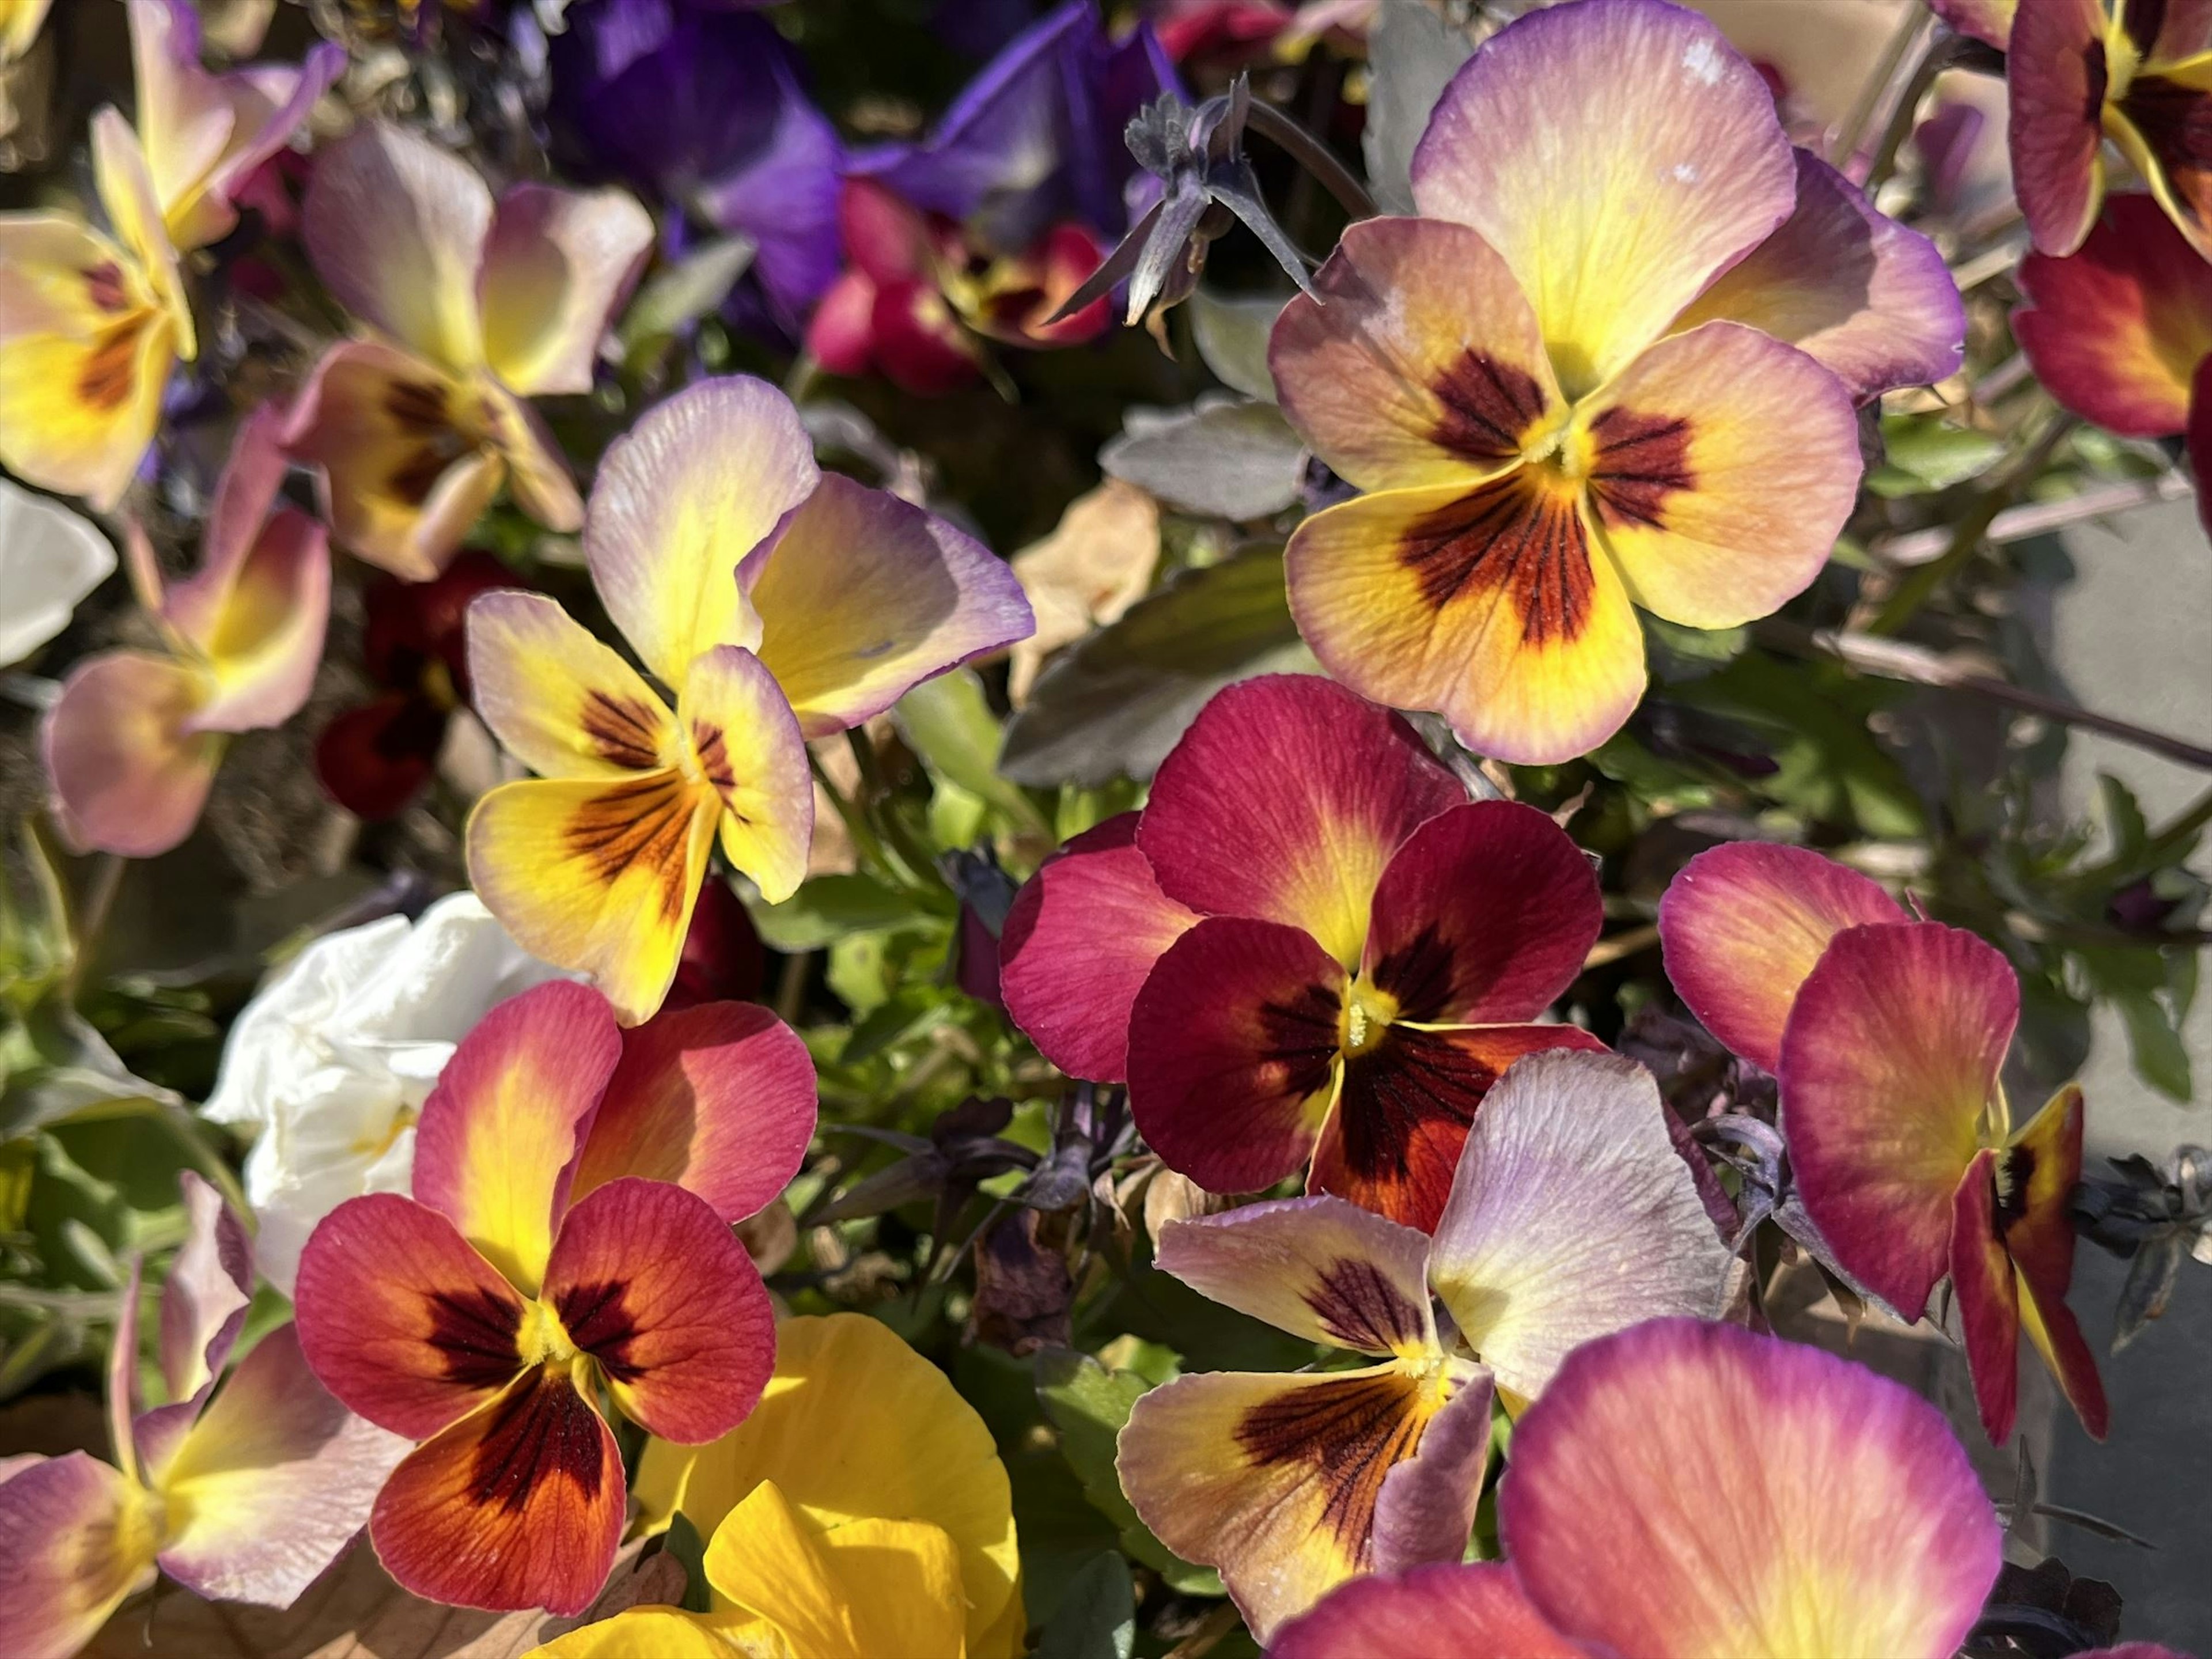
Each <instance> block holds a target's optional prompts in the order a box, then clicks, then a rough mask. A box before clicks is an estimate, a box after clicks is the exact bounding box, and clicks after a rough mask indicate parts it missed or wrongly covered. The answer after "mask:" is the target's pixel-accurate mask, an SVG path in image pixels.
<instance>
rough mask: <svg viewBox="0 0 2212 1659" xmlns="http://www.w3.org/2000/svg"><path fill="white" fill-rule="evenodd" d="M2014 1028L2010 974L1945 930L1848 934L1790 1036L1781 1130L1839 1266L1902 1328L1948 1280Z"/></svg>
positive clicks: (1915, 927)
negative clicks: (1956, 1210) (1959, 1201)
mask: <svg viewBox="0 0 2212 1659" xmlns="http://www.w3.org/2000/svg"><path fill="white" fill-rule="evenodd" d="M2019 1018H2020V981H2018V980H2017V979H2015V977H2014V976H2013V971H2012V968H2011V965H2010V964H2009V963H2007V962H2006V961H2005V959H2004V957H2002V955H2001V954H2000V953H1999V952H1997V951H1995V950H1993V949H1992V948H1991V947H1990V946H1989V945H1985V944H1984V943H1983V942H1982V941H1981V940H1980V939H1977V938H1975V937H1974V935H1973V934H1972V933H1963V932H1961V931H1960V930H1959V929H1958V928H1955V927H1944V926H1942V924H1941V923H1940V922H1932V921H1923V922H1909V923H1900V924H1893V925H1891V926H1887V927H1850V928H1846V929H1845V930H1844V932H1842V933H1838V934H1837V935H1836V937H1835V939H1834V940H1833V942H1832V943H1831V944H1830V945H1829V946H1828V948H1827V950H1826V952H1825V953H1824V954H1823V955H1822V956H1821V957H1820V963H1819V965H1818V966H1816V967H1815V968H1814V969H1813V971H1812V973H1811V974H1810V975H1808V976H1807V978H1806V981H1805V983H1804V987H1803V988H1802V989H1801V990H1800V991H1799V992H1798V994H1797V1002H1796V1006H1795V1007H1794V1008H1793V1009H1792V1010H1791V1011H1790V1025H1789V1029H1788V1030H1786V1031H1785V1032H1784V1034H1783V1038H1782V1055H1781V1061H1780V1065H1779V1066H1778V1075H1779V1076H1780V1078H1781V1079H1782V1101H1783V1105H1782V1133H1783V1139H1784V1141H1785V1142H1786V1143H1787V1144H1788V1146H1789V1148H1790V1168H1791V1170H1792V1171H1793V1173H1794V1174H1795V1176H1796V1182H1797V1191H1798V1194H1799V1196H1800V1197H1801V1198H1802V1199H1803V1200H1804V1203H1805V1209H1806V1212H1807V1213H1808V1215H1810V1216H1811V1217H1812V1219H1813V1225H1814V1226H1816V1227H1818V1228H1819V1229H1820V1236H1821V1237H1823V1238H1825V1239H1826V1241H1827V1243H1828V1246H1829V1248H1830V1249H1832V1251H1833V1252H1834V1253H1835V1257H1836V1261H1837V1263H1838V1266H1840V1267H1842V1268H1843V1269H1844V1272H1845V1273H1850V1275H1851V1276H1852V1277H1853V1278H1854V1279H1857V1280H1858V1281H1859V1282H1860V1283H1862V1284H1863V1285H1866V1287H1867V1288H1868V1289H1869V1290H1871V1291H1873V1292H1874V1293H1875V1295H1876V1296H1879V1297H1881V1298H1882V1300H1883V1301H1885V1302H1887V1303H1888V1304H1890V1305H1891V1306H1892V1307H1893V1308H1895V1309H1896V1310H1898V1311H1899V1313H1901V1314H1903V1315H1904V1316H1905V1317H1906V1318H1907V1319H1916V1318H1917V1317H1918V1316H1920V1313H1921V1311H1922V1310H1923V1309H1924V1308H1925V1307H1926V1306H1927V1304H1928V1292H1929V1290H1930V1289H1931V1288H1932V1287H1933V1286H1934V1285H1935V1283H1936V1280H1937V1279H1941V1278H1942V1276H1943V1271H1944V1267H1945V1262H1946V1257H1947V1255H1948V1250H1949V1244H1950V1234H1951V1195H1952V1194H1953V1193H1954V1192H1955V1191H1956V1190H1957V1188H1958V1185H1959V1180H1960V1176H1963V1175H1964V1174H1965V1173H1966V1165H1967V1164H1969V1163H1970V1162H1972V1159H1973V1156H1974V1152H1975V1150H1976V1147H1977V1145H1978V1123H1979V1121H1980V1119H1981V1117H1982V1115H1983V1113H1984V1111H1985V1110H1986V1109H1988V1107H1989V1106H1990V1103H1991V1101H1992V1100H1994V1099H1995V1097H1996V1086H1997V1072H1998V1069H1999V1067H2001V1066H2002V1065H2003V1064H2004V1056H2005V1050H2006V1048H2008V1047H2009V1046H2010V1044H2011V1042H2012V1030H2013V1026H2014V1024H2015V1022H2016V1021H2017V1020H2018V1019H2019Z"/></svg>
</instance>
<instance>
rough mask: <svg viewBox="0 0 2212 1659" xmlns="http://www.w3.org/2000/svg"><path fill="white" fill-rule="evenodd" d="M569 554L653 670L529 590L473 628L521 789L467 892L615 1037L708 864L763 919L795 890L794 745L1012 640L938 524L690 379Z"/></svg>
mask: <svg viewBox="0 0 2212 1659" xmlns="http://www.w3.org/2000/svg"><path fill="white" fill-rule="evenodd" d="M584 556H585V557H586V560H587V562H589V563H590V566H591V570H592V583H593V585H594V586H596V587H597V588H598V590H599V598H600V599H601V600H602V602H603V603H604V604H605V606H606V609H607V613H608V615H609V616H610V617H612V619H613V621H614V623H615V626H616V627H617V629H620V630H621V631H622V634H623V637H624V638H626V639H627V640H628V641H629V643H630V645H631V646H632V647H634V648H635V651H636V653H637V655H638V658H639V659H640V660H641V662H642V663H643V664H644V666H645V670H646V673H647V674H650V675H652V676H653V678H654V679H656V680H658V681H659V685H660V686H661V687H664V688H666V690H667V691H672V692H673V693H674V696H673V699H672V707H671V698H670V697H669V696H667V695H665V692H664V691H663V690H658V689H656V688H655V687H654V685H653V684H651V683H650V682H648V681H647V678H645V675H642V674H640V673H639V672H638V671H637V670H635V669H634V668H632V667H631V666H630V665H629V663H628V662H626V661H625V660H624V659H623V658H622V657H621V656H620V655H618V654H617V653H616V652H615V651H614V650H613V649H612V648H611V647H609V646H607V645H605V644H604V643H602V642H601V641H599V640H598V639H597V638H595V637H594V636H593V635H592V634H590V633H589V632H587V631H586V629H584V628H582V627H581V626H580V625H579V624H578V623H575V622H574V621H572V620H571V619H570V618H569V617H568V614H567V613H566V612H564V611H562V609H561V608H560V606H559V605H556V604H555V603H554V602H553V601H552V600H550V599H545V598H544V597H543V596H541V595H538V594H532V593H522V592H495V593H488V594H485V595H483V597H482V598H480V599H477V600H476V601H475V603H474V604H472V605H471V606H470V608H469V672H470V678H471V682H472V684H473V686H474V695H475V698H476V706H477V712H478V713H479V714H482V715H483V719H484V722H485V724H486V725H488V726H489V727H490V728H491V730H492V732H493V733H494V734H495V736H496V737H497V738H499V740H500V741H501V743H502V744H505V745H506V747H507V752H508V753H510V754H512V755H513V757H515V758H516V759H518V760H520V761H521V762H522V763H524V764H525V765H526V766H528V767H530V768H531V769H532V770H533V771H535V772H537V773H538V774H539V775H538V777H536V778H532V779H525V780H521V781H516V782H513V783H507V784H502V785H501V786H500V787H498V788H496V789H494V790H493V791H492V792H491V793H489V794H488V795H486V796H485V797H484V798H483V800H482V801H480V802H479V803H477V808H476V811H475V812H474V813H473V814H472V815H471V817H470V819H469V827H468V861H469V874H470V878H471V882H472V883H473V884H474V885H475V887H476V890H477V893H478V895H480V896H482V898H483V902H484V903H485V904H486V905H487V906H489V908H490V909H491V911H492V912H493V914H494V915H497V916H498V917H499V919H500V921H501V922H503V923H504V924H506V927H507V931H508V932H509V933H513V935H514V937H515V938H516V939H518V940H520V942H521V944H522V945H524V947H525V948H526V949H527V950H529V951H532V953H533V954H535V955H537V956H538V957H543V958H544V960H546V961H548V962H550V963H556V964H557V965H559V966H561V967H563V968H568V969H574V970H577V971H579V972H584V973H589V974H591V975H592V976H593V977H594V979H595V980H596V981H597V982H598V984H599V988H600V989H601V990H602V991H604V992H605V993H606V994H607V996H608V998H609V1000H611V1001H612V1002H613V1003H614V1005H615V1008H616V1010H617V1012H618V1014H619V1015H620V1016H621V1018H622V1019H623V1022H624V1023H625V1024H635V1023H636V1022H637V1021H640V1020H642V1019H644V1018H647V1017H648V1016H649V1015H650V1014H651V1013H652V1012H653V1010H654V1009H656V1008H658V1007H659V1006H660V1003H661V999H662V998H663V997H664V996H665V995H666V994H667V991H668V986H669V982H670V980H671V977H672V976H673V975H674V974H675V972H676V964H677V959H678V956H679V955H680V954H681V952H682V950H683V946H684V934H685V931H686V929H687V927H689V925H690V919H691V911H692V907H693V905H694V903H695V902H696V899H697V897H698V893H699V887H700V884H701V882H702V880H704V879H705V878H706V874H707V866H708V858H709V856H710V855H711V854H712V852H713V849H714V845H715V843H716V842H717V840H718V839H719V841H720V845H721V848H722V854H723V856H724V857H725V858H726V859H727V860H729V862H730V864H731V866H732V867H733V868H735V869H736V870H737V871H738V872H739V873H741V874H743V875H744V876H746V877H748V878H750V880H751V881H752V882H753V883H754V884H755V885H756V886H757V887H758V888H759V889H760V890H761V893H762V895H763V896H764V897H765V898H767V899H768V900H769V902H776V901H779V900H781V899H784V898H787V897H788V896H790V895H791V894H792V892H793V890H795V889H796V888H797V887H798V885H799V881H800V879H801V878H803V877H804V876H805V873H806V853H807V848H808V845H809V842H810V840H811V836H812V833H813V823H814V795H813V784H812V780H811V775H810V774H809V771H808V767H807V760H806V739H808V738H814V737H821V736H825V735H828V734H829V733H833V732H839V731H842V730H843V729H844V728H846V727H847V726H854V725H857V724H859V723H860V721H862V720H866V719H868V718H869V717H870V716H871V715H873V714H879V713H881V712H882V711H883V710H884V709H885V708H889V707H890V705H891V704H892V703H893V702H896V701H897V700H898V698H899V697H900V696H902V695H903V694H904V693H905V692H906V690H908V688H909V687H911V686H913V685H914V684H916V683H917V682H919V681H921V680H924V679H927V678H929V677H930V676H931V675H933V674H938V673H941V672H943V671H945V670H946V669H948V668H951V667H952V666H953V665H956V664H958V663H961V662H964V661H966V660H968V659H969V658H971V657H974V656H977V655H980V654H981V653H985V652H988V651H994V650H997V649H999V648H1000V647H1003V646H1006V645H1008V644H1010V643H1012V641H1015V640H1018V639H1021V638H1024V637H1025V636H1026V635H1028V633H1029V631H1030V628H1031V626H1032V625H1033V623H1032V621H1031V618H1030V609H1029V605H1028V602H1027V601H1026V600H1024V599H1023V598H1022V592H1021V586H1020V584H1019V583H1018V581H1017V580H1015V579H1014V576H1013V574H1012V571H1011V570H1009V569H1008V568H1007V567H1006V565H1005V564H1004V563H1003V562H1000V560H998V559H997V558H995V557H994V556H992V554H991V553H990V551H989V550H987V549H986V548H984V547H982V546H981V545H980V544H978V543H976V542H975V541H974V540H972V539H971V538H969V537H967V536H964V535H963V534H961V532H958V531H957V530H955V529H954V528H953V527H952V526H950V525H948V524H946V523H945V521H944V520H941V519H938V518H935V517H933V516H932V515H931V514H929V513H925V512H923V511H922V510H921V508H920V507H915V506H912V505H911V504H909V503H908V502H906V501H900V500H899V499H898V498H897V497H896V496H893V495H886V494H884V492H882V491H880V490H875V489H866V488H865V487H863V486H862V485H860V484H858V483H854V482H853V481H852V480H851V479H849V478H846V477H839V476H837V475H835V474H829V475H824V474H823V473H821V472H819V471H817V468H816V466H815V465H814V457H813V453H812V450H811V446H810V445H809V443H808V441H807V437H806V432H805V428H803V427H802V426H801V425H800V424H799V412H798V410H795V409H793V407H792V405H791V402H790V400H789V399H788V398H785V397H784V395H783V394H782V393H781V392H778V391H776V390H775V388H774V387H773V386H769V385H767V384H765V383H764V382H763V381H759V380H748V379H742V378H732V379H727V380H708V381H703V382H702V383H700V384H699V385H697V386H693V387H691V388H690V390H688V391H685V392H681V393H679V394H678V395H677V396H676V397H673V398H669V399H668V400H667V401H666V402H665V403H662V404H658V405H657V406H655V407H654V408H653V410H650V411H649V412H648V413H647V415H646V416H645V417H644V418H643V419H641V421H639V422H638V423H637V425H636V426H635V427H634V428H632V429H631V431H630V433H629V435H628V436H627V437H625V438H623V439H622V440H621V441H618V442H617V443H616V444H615V445H614V446H612V447H611V448H610V449H609V450H608V451H607V453H606V456H605V459H603V460H602V461H601V463H600V465H599V477H598V479H597V481H596V482H595V483H594V484H593V486H592V500H591V505H590V507H589V508H588V509H587V511H586V513H585V517H584Z"/></svg>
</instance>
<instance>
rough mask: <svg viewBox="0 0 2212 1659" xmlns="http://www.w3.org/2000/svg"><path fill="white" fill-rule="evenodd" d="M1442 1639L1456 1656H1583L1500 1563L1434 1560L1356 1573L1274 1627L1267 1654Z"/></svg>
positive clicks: (1385, 1647)
mask: <svg viewBox="0 0 2212 1659" xmlns="http://www.w3.org/2000/svg"><path fill="white" fill-rule="evenodd" d="M1439 1641H1443V1642H1448V1643H1449V1644H1450V1647H1451V1651H1452V1652H1454V1653H1455V1654H1458V1655H1460V1656H1462V1659H1584V1651H1583V1648H1582V1647H1581V1646H1580V1645H1579V1644H1576V1643H1573V1642H1570V1641H1569V1640H1568V1639H1567V1638H1565V1637H1564V1636H1562V1635H1560V1634H1559V1632H1557V1631H1555V1630H1553V1628H1552V1627H1551V1626H1550V1625H1548V1624H1547V1623H1546V1622H1545V1620H1544V1618H1543V1615H1542V1614H1541V1613H1538V1612H1537V1611H1536V1610H1535V1609H1534V1607H1530V1606H1529V1605H1528V1597H1527V1596H1526V1595H1523V1594H1522V1589H1521V1581H1520V1579H1519V1578H1518V1577H1516V1575H1515V1573H1514V1571H1513V1569H1512V1568H1511V1567H1510V1566H1507V1565H1505V1564H1504V1562H1502V1561H1478V1562H1470V1563H1468V1564H1467V1565H1464V1566H1462V1565H1460V1564H1459V1563H1457V1562H1438V1563H1437V1564H1435V1565H1430V1566H1425V1567H1415V1568H1414V1569H1413V1571H1411V1572H1407V1573H1404V1574H1401V1575H1399V1576H1397V1577H1389V1576H1386V1575H1381V1574H1378V1575H1376V1576H1375V1577H1369V1578H1357V1579H1354V1580H1352V1582H1351V1583H1348V1584H1344V1585H1341V1586H1340V1587H1339V1588H1337V1589H1334V1590H1331V1591H1330V1592H1329V1593H1328V1595H1326V1596H1324V1597H1323V1598H1322V1601H1321V1602H1320V1604H1319V1605H1318V1606H1316V1607H1315V1608H1314V1609H1313V1611H1312V1612H1310V1613H1305V1614H1304V1615H1303V1616H1301V1617H1300V1618H1297V1619H1295V1620H1292V1621H1291V1623H1289V1624H1287V1625H1285V1626H1282V1627H1281V1628H1280V1629H1279V1630H1278V1631H1277V1632H1275V1639H1274V1640H1273V1642H1271V1643H1269V1644H1267V1652H1268V1654H1269V1655H1270V1656H1271V1659H1369V1656H1371V1655H1374V1654H1377V1653H1407V1654H1413V1653H1419V1652H1422V1651H1423V1650H1425V1649H1426V1648H1429V1647H1431V1646H1434V1645H1435V1644H1437V1643H1438V1642H1439Z"/></svg>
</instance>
